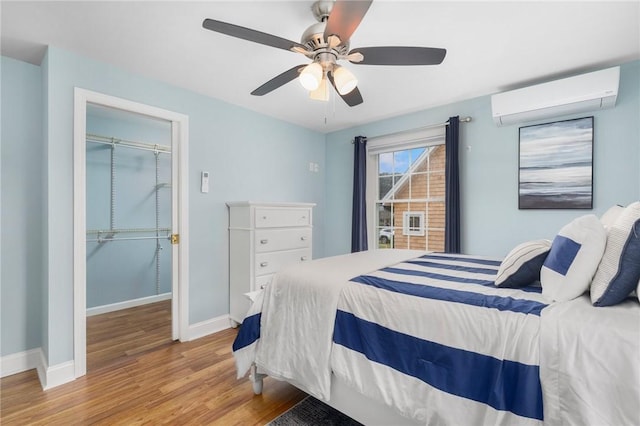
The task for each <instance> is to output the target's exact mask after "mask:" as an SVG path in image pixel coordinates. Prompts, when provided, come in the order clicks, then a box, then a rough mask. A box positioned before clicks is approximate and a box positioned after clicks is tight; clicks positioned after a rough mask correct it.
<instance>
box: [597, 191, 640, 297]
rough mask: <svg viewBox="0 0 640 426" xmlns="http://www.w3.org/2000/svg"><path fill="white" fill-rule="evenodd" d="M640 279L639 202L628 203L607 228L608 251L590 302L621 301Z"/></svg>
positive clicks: (600, 267) (601, 265) (599, 270)
mask: <svg viewBox="0 0 640 426" xmlns="http://www.w3.org/2000/svg"><path fill="white" fill-rule="evenodd" d="M638 280H640V201H637V202H635V203H632V204H629V205H628V206H627V207H626V208H625V209H624V211H623V212H622V214H620V217H618V220H616V222H615V223H614V224H613V226H611V228H610V229H609V234H608V236H607V248H606V250H605V252H604V256H603V257H602V261H601V262H600V265H599V266H598V271H597V272H596V275H595V277H594V278H593V283H592V284H591V303H593V305H594V306H611V305H615V304H617V303H620V302H622V301H623V300H624V299H625V298H626V297H627V296H629V294H631V292H632V291H633V290H634V289H635V288H636V287H637V285H638Z"/></svg>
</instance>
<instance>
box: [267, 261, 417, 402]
mask: <svg viewBox="0 0 640 426" xmlns="http://www.w3.org/2000/svg"><path fill="white" fill-rule="evenodd" d="M424 253H425V252H424V251H416V250H371V251H367V252H361V253H354V254H349V255H343V256H336V257H332V258H326V259H318V260H315V261H313V262H309V263H304V262H303V263H299V264H296V265H293V266H290V267H288V268H285V269H284V270H282V271H280V272H279V273H278V274H277V275H276V277H275V278H274V280H273V281H272V282H271V284H269V285H268V286H267V288H266V289H265V293H264V301H263V307H262V319H261V324H262V326H261V335H260V341H259V342H258V346H257V348H256V360H255V362H256V365H257V366H258V368H259V370H261V371H262V372H265V373H267V374H269V375H270V376H272V377H275V378H278V379H283V380H287V381H289V382H291V383H293V384H295V385H296V386H298V387H300V388H302V389H304V390H306V391H307V392H308V393H310V394H312V395H313V396H315V397H317V398H320V399H323V400H329V397H330V385H331V366H330V354H331V342H332V336H333V325H334V322H335V316H336V307H337V305H338V298H339V296H340V293H341V291H342V288H343V287H344V286H345V284H346V283H347V282H348V281H349V280H350V279H351V278H353V277H355V276H358V275H360V274H362V273H365V271H375V270H377V269H380V268H384V267H386V266H389V265H393V264H395V263H398V262H402V261H405V260H408V259H411V258H415V257H418V256H420V255H422V254H424ZM318 318H320V319H321V321H318ZM308 336H314V338H313V339H309V338H308Z"/></svg>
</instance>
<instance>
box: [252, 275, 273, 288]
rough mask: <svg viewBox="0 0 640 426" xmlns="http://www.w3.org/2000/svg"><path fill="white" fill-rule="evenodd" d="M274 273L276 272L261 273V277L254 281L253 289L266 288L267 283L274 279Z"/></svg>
mask: <svg viewBox="0 0 640 426" xmlns="http://www.w3.org/2000/svg"><path fill="white" fill-rule="evenodd" d="M273 275H274V274H269V275H260V276H259V277H256V279H255V280H254V281H253V284H254V286H253V288H252V289H251V291H256V290H260V289H261V288H264V287H265V286H266V285H267V284H269V283H270V282H271V280H272V279H273Z"/></svg>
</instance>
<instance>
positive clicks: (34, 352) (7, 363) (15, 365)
mask: <svg viewBox="0 0 640 426" xmlns="http://www.w3.org/2000/svg"><path fill="white" fill-rule="evenodd" d="M41 353H42V349H40V348H35V349H29V350H28V351H23V352H17V353H15V354H11V355H6V356H3V357H2V358H0V377H6V376H11V375H13V374H18V373H22V372H23V371H27V370H32V369H34V368H38V365H39V364H40V357H41V355H40V354H41Z"/></svg>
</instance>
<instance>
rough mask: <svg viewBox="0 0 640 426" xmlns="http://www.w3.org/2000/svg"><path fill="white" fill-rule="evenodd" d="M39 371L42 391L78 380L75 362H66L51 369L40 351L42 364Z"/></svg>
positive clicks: (38, 368)
mask: <svg viewBox="0 0 640 426" xmlns="http://www.w3.org/2000/svg"><path fill="white" fill-rule="evenodd" d="M37 371H38V378H39V379H40V385H41V386H42V390H48V389H51V388H54V387H56V386H60V385H63V384H65V383H69V382H71V381H73V380H75V378H76V376H75V366H74V362H73V361H66V362H63V363H60V364H57V365H53V366H51V367H49V365H48V364H47V360H46V358H45V356H44V352H43V351H42V350H40V364H39V365H38V367H37Z"/></svg>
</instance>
